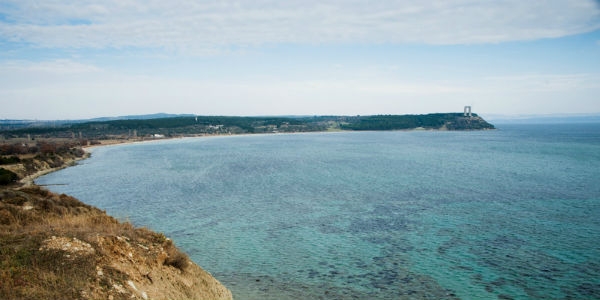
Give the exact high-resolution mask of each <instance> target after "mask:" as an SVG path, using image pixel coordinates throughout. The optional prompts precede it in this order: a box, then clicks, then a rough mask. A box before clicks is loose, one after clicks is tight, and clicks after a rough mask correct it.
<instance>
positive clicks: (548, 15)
mask: <svg viewBox="0 0 600 300" xmlns="http://www.w3.org/2000/svg"><path fill="white" fill-rule="evenodd" d="M465 105H472V106H473V110H474V112H477V113H480V114H482V115H484V116H485V115H486V114H548V113H600V2H599V1H593V0H591V1H585V0H555V1H553V0H547V1H544V0H531V1H529V0H528V1H523V0H508V1H501V0H490V1H485V0H481V1H480V0H440V1H423V0H415V1H413V0H400V1H391V0H390V1H385V0H381V1H366V0H364V1H355V0H333V1H331V0H314V1H313V0H302V1H296V0H292V1H286V0H279V1H277V0H273V1H271V0H252V1H250V0H248V1H245V0H241V1H229V0H219V1H179V0H169V1H164V0H102V1H94V0H73V1H55V0H44V1H34V0H14V1H13V0H0V119H6V118H9V119H21V118H25V119H77V118H89V117H100V116H119V115H128V114H147V113H157V112H167V113H191V114H198V115H324V114H336V115H356V114H361V115H368V114H420V113H429V112H454V111H462V109H463V106H465Z"/></svg>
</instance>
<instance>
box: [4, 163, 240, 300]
mask: <svg viewBox="0 0 600 300" xmlns="http://www.w3.org/2000/svg"><path fill="white" fill-rule="evenodd" d="M76 156H77V157H71V156H69V155H66V156H61V155H56V154H54V155H53V156H52V158H53V161H58V160H60V161H62V163H61V164H59V163H55V164H52V163H48V161H46V160H39V159H32V160H31V161H29V160H27V161H26V163H27V164H30V165H29V167H27V166H24V165H23V163H17V164H14V165H11V166H6V165H4V166H3V167H7V168H8V169H12V170H15V171H16V172H17V173H18V174H19V176H20V177H21V178H22V177H24V176H25V178H26V180H25V183H26V184H17V183H15V184H12V185H8V186H0V299H211V300H212V299H232V295H231V292H230V291H229V290H228V289H227V288H225V287H224V286H223V285H222V284H221V283H219V282H218V281H217V280H216V279H215V278H213V277H212V276H211V275H210V274H209V273H207V272H206V271H204V270H202V269H201V268H200V267H199V266H197V265H196V264H195V263H193V262H192V261H191V260H190V259H189V258H188V256H187V255H186V254H185V253H183V252H181V251H180V250H179V249H178V248H177V247H176V246H175V245H174V244H173V242H172V241H171V240H170V239H168V238H167V237H165V236H164V235H163V234H161V233H156V232H153V231H151V230H148V229H145V228H135V227H134V226H132V225H131V224H129V223H121V222H119V221H117V220H116V219H114V218H112V217H111V216H108V215H107V214H106V213H105V212H104V211H101V210H99V209H97V208H95V207H92V206H89V205H86V204H84V203H82V202H80V201H79V200H77V199H75V198H73V197H70V196H67V195H64V194H62V195H57V194H54V193H51V192H49V191H47V190H45V189H43V188H40V187H38V186H35V185H32V184H31V178H32V177H27V175H32V174H35V173H39V172H44V171H45V170H48V169H52V168H60V167H62V166H63V165H66V164H68V163H72V161H73V160H74V159H76V158H81V157H83V155H81V156H78V155H76Z"/></svg>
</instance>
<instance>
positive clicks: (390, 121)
mask: <svg viewBox="0 0 600 300" xmlns="http://www.w3.org/2000/svg"><path fill="white" fill-rule="evenodd" d="M417 128H423V129H431V130H482V129H494V126H493V125H491V124H489V123H488V122H486V121H485V120H484V119H483V118H481V117H479V116H477V115H476V114H473V116H471V117H465V116H464V115H463V114H462V113H436V114H425V115H376V116H314V117H235V116H177V117H168V118H154V119H121V120H107V121H91V122H81V123H76V124H65V125H62V126H36V127H25V128H20V129H11V130H2V131H0V135H2V136H4V138H6V139H11V138H24V137H29V138H31V137H38V138H70V139H79V140H82V141H85V142H90V141H94V140H107V139H129V140H132V139H133V140H140V139H152V138H157V137H159V138H162V137H178V136H198V135H217V134H248V133H282V132H316V131H330V130H406V129H417Z"/></svg>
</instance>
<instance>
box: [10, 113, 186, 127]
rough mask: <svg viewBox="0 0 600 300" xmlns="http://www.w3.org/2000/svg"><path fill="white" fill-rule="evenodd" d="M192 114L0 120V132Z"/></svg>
mask: <svg viewBox="0 0 600 300" xmlns="http://www.w3.org/2000/svg"><path fill="white" fill-rule="evenodd" d="M191 116H194V115H193V114H166V113H156V114H148V115H129V116H118V117H100V118H92V119H78V120H25V119H24V120H10V119H3V120H0V130H10V129H20V128H30V127H62V126H66V125H71V124H78V123H86V122H104V121H115V120H149V119H160V118H175V117H191Z"/></svg>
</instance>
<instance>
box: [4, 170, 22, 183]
mask: <svg viewBox="0 0 600 300" xmlns="http://www.w3.org/2000/svg"><path fill="white" fill-rule="evenodd" d="M18 179H19V176H17V174H15V173H14V172H11V171H9V170H6V169H4V168H0V185H7V184H11V183H13V182H16V181H17V180H18Z"/></svg>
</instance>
